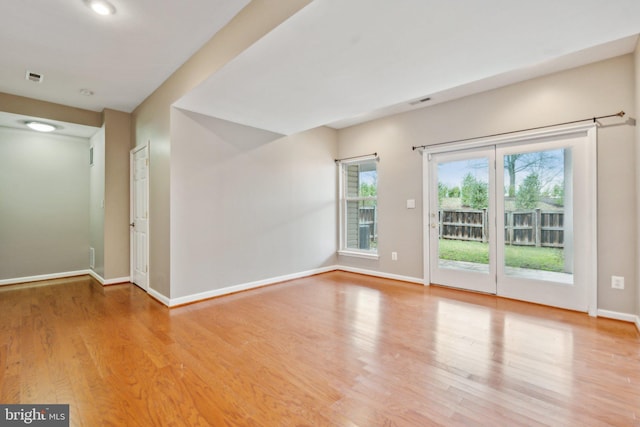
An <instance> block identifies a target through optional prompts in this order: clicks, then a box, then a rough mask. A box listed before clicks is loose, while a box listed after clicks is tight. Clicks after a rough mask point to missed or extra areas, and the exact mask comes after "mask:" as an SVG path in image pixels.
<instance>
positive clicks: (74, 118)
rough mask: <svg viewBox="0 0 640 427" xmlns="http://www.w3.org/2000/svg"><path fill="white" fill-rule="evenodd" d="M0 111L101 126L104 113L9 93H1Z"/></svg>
mask: <svg viewBox="0 0 640 427" xmlns="http://www.w3.org/2000/svg"><path fill="white" fill-rule="evenodd" d="M0 111H5V112H7V113H13V114H23V115H25V116H32V117H41V118H43V119H50V120H59V121H61V122H67V123H76V124H80V125H86V126H95V127H100V126H101V125H102V113H98V112H96V111H89V110H83V109H81V108H74V107H68V106H66V105H60V104H54V103H52V102H46V101H38V100H35V99H31V98H25V97H22V96H16V95H9V94H8V93H0Z"/></svg>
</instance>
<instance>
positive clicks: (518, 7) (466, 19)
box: [175, 0, 640, 134]
mask: <svg viewBox="0 0 640 427" xmlns="http://www.w3.org/2000/svg"><path fill="white" fill-rule="evenodd" d="M639 16H640V1H638V0H611V1H607V2H603V1H601V0H563V1H557V0H537V1H530V2H521V1H513V0H482V1H475V0H467V1H441V0H394V1H389V0H348V1H344V0H315V1H313V2H312V3H311V4H309V5H308V6H307V7H305V8H304V9H302V10H301V11H300V12H298V13H297V14H296V15H294V16H293V17H291V18H290V19H289V20H287V21H286V22H284V23H283V24H282V25H280V26H279V27H278V28H276V29H275V30H274V31H272V32H271V33H269V34H267V35H266V36H265V37H264V38H263V39H261V40H259V41H258V42H257V43H255V44H254V45H253V46H252V47H251V48H249V49H248V50H246V51H245V52H243V53H242V54H241V55H240V56H238V57H237V58H236V59H235V60H233V61H232V62H230V63H229V64H227V65H226V66H225V67H223V68H222V69H221V70H219V71H218V72H217V73H215V74H214V75H212V76H210V77H209V78H208V79H207V80H206V81H205V82H203V83H202V84H201V85H200V86H199V87H197V88H196V89H195V90H193V91H192V92H191V93H188V94H187V95H185V96H184V97H183V98H182V99H180V100H179V101H178V102H177V103H176V104H175V105H176V106H177V107H180V108H183V109H186V110H190V111H194V112H197V113H200V114H205V115H208V116H212V117H216V118H218V119H222V120H226V121H230V122H235V123H239V124H243V125H247V126H252V127H256V128H260V129H265V130H269V131H272V132H276V133H280V134H293V133H296V132H299V131H303V130H306V129H310V128H314V127H317V126H321V125H329V126H333V127H337V128H340V127H344V126H348V125H352V124H355V123H359V122H361V121H365V120H368V119H371V118H374V117H379V116H382V115H385V114H389V113H394V112H400V111H405V110H407V109H410V108H417V107H415V106H410V105H408V103H409V102H410V101H414V100H417V99H422V98H425V97H431V98H432V100H431V101H429V102H428V103H425V104H421V105H428V104H434V103H438V102H442V101H443V100H448V99H452V98H454V97H459V96H464V95H469V94H471V93H475V92H480V91H483V90H487V89H490V88H494V87H498V86H501V85H505V84H509V83H513V82H515V81H520V80H525V79H528V78H532V77H535V76H538V75H542V74H545V73H549V72H553V71H559V70H561V69H566V68H571V67H574V66H578V65H583V64H585V63H588V62H594V61H597V60H601V59H606V58H608V57H613V56H617V55H621V54H624V53H628V52H631V51H633V48H634V46H635V40H636V35H637V34H638V33H640V19H638V17H639Z"/></svg>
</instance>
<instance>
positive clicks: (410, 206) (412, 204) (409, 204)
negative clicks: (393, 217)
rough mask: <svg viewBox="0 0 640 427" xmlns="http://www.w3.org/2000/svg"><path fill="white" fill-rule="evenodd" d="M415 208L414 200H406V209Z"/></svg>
mask: <svg viewBox="0 0 640 427" xmlns="http://www.w3.org/2000/svg"><path fill="white" fill-rule="evenodd" d="M415 208H416V200H415V199H409V200H407V209H415Z"/></svg>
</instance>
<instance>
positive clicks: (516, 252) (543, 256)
mask: <svg viewBox="0 0 640 427" xmlns="http://www.w3.org/2000/svg"><path fill="white" fill-rule="evenodd" d="M440 259H447V260H451V261H466V262H475V263H480V264H487V263H488V262H489V245H488V244H487V243H481V242H467V241H464V240H447V239H441V240H440ZM505 264H506V265H507V267H517V268H531V269H535V270H544V271H556V272H562V271H563V269H564V256H563V251H562V249H556V248H536V247H531V246H506V247H505Z"/></svg>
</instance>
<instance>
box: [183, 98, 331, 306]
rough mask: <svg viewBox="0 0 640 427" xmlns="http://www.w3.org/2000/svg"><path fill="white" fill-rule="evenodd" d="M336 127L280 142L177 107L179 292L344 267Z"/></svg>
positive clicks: (199, 291) (201, 291)
mask: <svg viewBox="0 0 640 427" xmlns="http://www.w3.org/2000/svg"><path fill="white" fill-rule="evenodd" d="M336 153H337V136H336V131H335V130H333V129H329V128H326V127H321V128H317V129H313V130H310V131H307V132H301V133H299V134H296V135H292V136H289V137H282V138H277V139H274V137H273V135H272V134H269V133H268V132H266V131H261V130H257V129H252V128H248V127H246V126H240V125H235V124H230V123H228V122H223V121H221V120H218V119H214V118H212V117H207V116H202V115H199V114H196V113H191V112H186V111H182V110H178V109H175V110H174V111H173V113H172V116H171V283H172V290H171V296H172V298H181V297H188V296H192V295H196V294H200V293H206V292H211V291H215V290H218V289H222V288H228V287H231V286H235V285H244V284H246V283H251V282H255V281H261V280H265V279H272V278H276V277H282V276H286V275H290V274H296V273H300V272H304V271H311V270H315V269H318V268H321V267H327V266H332V265H335V264H336V250H337V247H336V235H335V230H336V227H337V224H336V209H335V196H336V185H337V182H336V166H335V162H334V159H335V156H336Z"/></svg>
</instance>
